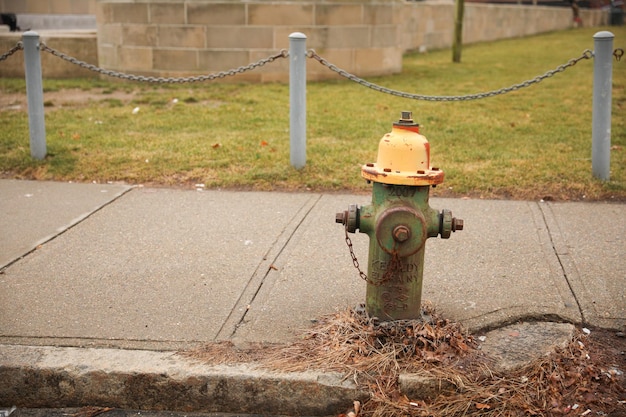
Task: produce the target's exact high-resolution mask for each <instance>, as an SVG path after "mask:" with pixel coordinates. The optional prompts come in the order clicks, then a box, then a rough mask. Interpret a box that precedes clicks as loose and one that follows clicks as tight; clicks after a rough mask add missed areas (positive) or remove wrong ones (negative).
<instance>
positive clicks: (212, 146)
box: [211, 143, 222, 149]
mask: <svg viewBox="0 0 626 417" xmlns="http://www.w3.org/2000/svg"><path fill="white" fill-rule="evenodd" d="M220 146H222V144H221V143H214V144H213V145H211V148H213V149H217V148H219V147H220Z"/></svg>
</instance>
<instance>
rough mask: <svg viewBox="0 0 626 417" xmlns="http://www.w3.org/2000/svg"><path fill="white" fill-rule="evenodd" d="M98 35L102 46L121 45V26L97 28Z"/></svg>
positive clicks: (111, 25) (109, 25)
mask: <svg viewBox="0 0 626 417" xmlns="http://www.w3.org/2000/svg"><path fill="white" fill-rule="evenodd" d="M98 35H99V37H100V39H101V41H100V43H101V44H103V45H121V44H122V25H118V24H107V25H100V26H99V27H98Z"/></svg>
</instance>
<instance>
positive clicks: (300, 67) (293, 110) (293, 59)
mask: <svg viewBox="0 0 626 417" xmlns="http://www.w3.org/2000/svg"><path fill="white" fill-rule="evenodd" d="M289 145H290V162H291V165H292V166H293V167H294V168H295V169H301V168H304V165H305V164H306V35H305V34H304V33H300V32H294V33H292V34H291V35H289Z"/></svg>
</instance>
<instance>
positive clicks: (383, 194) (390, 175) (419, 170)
mask: <svg viewBox="0 0 626 417" xmlns="http://www.w3.org/2000/svg"><path fill="white" fill-rule="evenodd" d="M361 175H362V176H363V178H365V179H366V180H368V181H369V182H373V190H372V204H371V205H367V206H363V207H358V206H356V205H350V207H349V208H348V210H347V211H344V212H340V213H337V216H336V221H337V223H342V224H344V225H345V229H346V239H347V240H349V238H348V235H347V233H348V232H350V233H354V232H356V230H357V229H358V230H359V231H360V232H361V233H365V234H367V235H368V236H369V239H370V245H369V258H368V265H367V271H368V273H367V291H366V302H365V307H366V310H367V313H368V314H369V315H370V316H371V317H377V318H378V319H379V320H382V321H389V320H403V319H420V318H421V317H422V310H421V300H422V278H423V274H424V247H425V244H426V239H428V238H429V237H436V236H438V235H441V237H442V238H444V239H447V238H448V237H450V234H451V232H454V231H456V230H462V229H463V221H462V220H460V219H455V218H453V217H452V213H451V212H450V211H449V210H442V211H441V212H438V211H436V210H434V209H432V208H431V207H430V206H429V204H428V198H429V191H430V187H431V186H435V185H437V184H439V183H441V182H443V177H444V174H443V171H441V170H439V169H438V168H433V167H431V166H430V145H429V143H428V141H427V140H426V138H425V137H424V136H422V135H420V134H419V125H418V124H417V123H414V122H413V119H412V118H411V113H410V112H402V119H400V120H399V121H398V122H396V123H394V124H393V128H392V131H391V132H390V133H388V134H386V135H385V136H384V137H383V138H382V139H381V141H380V144H379V147H378V158H377V161H376V163H370V164H366V165H364V166H363V167H362V169H361ZM353 260H355V258H354V257H353ZM355 264H356V265H358V263H355ZM362 275H363V274H362Z"/></svg>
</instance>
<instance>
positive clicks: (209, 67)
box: [198, 51, 251, 73]
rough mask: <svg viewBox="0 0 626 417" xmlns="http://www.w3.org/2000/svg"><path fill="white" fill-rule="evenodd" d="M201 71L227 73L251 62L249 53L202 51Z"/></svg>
mask: <svg viewBox="0 0 626 417" xmlns="http://www.w3.org/2000/svg"><path fill="white" fill-rule="evenodd" d="M198 58H199V59H198V62H199V69H200V70H201V71H203V72H207V73H208V72H215V71H225V70H229V69H233V68H237V67H240V66H242V65H248V64H249V63H250V62H251V59H250V54H249V53H248V51H200V52H199V53H198Z"/></svg>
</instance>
